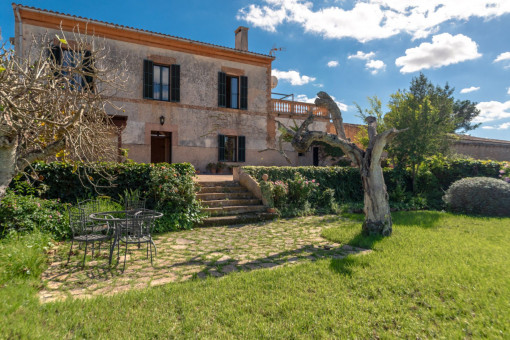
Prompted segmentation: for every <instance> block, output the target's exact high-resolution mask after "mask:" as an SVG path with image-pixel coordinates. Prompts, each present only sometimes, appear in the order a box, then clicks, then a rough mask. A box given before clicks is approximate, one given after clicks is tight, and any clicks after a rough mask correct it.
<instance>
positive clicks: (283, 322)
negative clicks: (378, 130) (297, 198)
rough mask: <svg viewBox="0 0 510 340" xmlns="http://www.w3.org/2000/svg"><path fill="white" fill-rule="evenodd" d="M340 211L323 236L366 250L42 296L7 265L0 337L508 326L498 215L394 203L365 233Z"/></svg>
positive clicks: (508, 290) (374, 333)
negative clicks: (92, 292) (385, 224)
mask: <svg viewBox="0 0 510 340" xmlns="http://www.w3.org/2000/svg"><path fill="white" fill-rule="evenodd" d="M349 217H350V218H351V220H342V219H340V218H337V217H335V216H331V217H326V220H329V222H330V223H333V224H334V225H337V226H336V227H333V228H331V229H328V230H326V231H324V234H323V236H324V237H327V238H328V239H330V240H332V241H335V242H339V243H347V244H351V245H356V246H365V247H371V248H372V249H373V252H372V253H370V254H367V255H361V256H348V257H346V258H344V259H339V260H333V259H322V260H318V261H316V262H304V263H301V264H298V265H295V266H290V267H284V268H278V269H275V270H255V271H251V272H242V273H233V274H229V275H227V276H226V277H224V278H222V279H214V278H208V279H205V280H198V279H197V280H192V281H188V282H184V283H174V284H168V285H165V286H161V287H156V288H148V289H145V290H140V291H135V290H133V291H130V292H127V293H123V294H118V295H115V296H112V297H99V298H95V299H90V300H66V301H63V302H56V303H48V304H44V305H41V304H39V303H38V301H37V299H36V298H35V293H36V290H37V287H38V284H40V283H37V280H36V279H34V278H30V277H28V278H27V277H23V275H21V276H19V275H17V276H15V277H9V278H8V279H4V281H2V283H1V284H2V285H3V286H2V288H1V289H0V299H1V300H2V302H5V301H7V303H2V304H1V305H0V338H98V339H100V338H121V337H122V338H209V339H217V338H491V339H494V338H509V337H510V266H509V265H508V264H509V263H510V249H509V247H508V245H509V244H510V219H509V218H479V217H466V216H459V215H451V214H447V213H441V212H401V213H395V214H394V215H393V217H394V234H393V235H392V236H391V237H389V238H384V239H377V238H371V239H367V238H364V237H362V236H360V233H359V232H360V229H361V226H360V222H359V219H360V216H359V215H350V216H349ZM314 219H316V221H317V222H319V221H324V220H325V219H324V217H321V218H319V217H317V218H315V217H314ZM293 221H294V223H296V224H297V223H302V221H303V219H300V218H296V219H294V220H293ZM312 222H313V221H312ZM307 223H310V219H307ZM9 242H11V243H12V244H17V245H16V247H19V246H20V244H18V243H16V242H14V241H13V240H11V241H9ZM9 242H7V243H9ZM9 244H10V243H9ZM4 247H5V245H4ZM38 249H39V250H37V251H39V253H40V251H41V249H42V248H38ZM4 250H5V249H2V251H4ZM6 261H7V262H6ZM8 261H9V260H6V257H5V256H4V257H1V258H0V266H2V267H3V266H6V265H7V263H8ZM34 265H35V266H36V267H37V268H42V266H41V265H40V264H34Z"/></svg>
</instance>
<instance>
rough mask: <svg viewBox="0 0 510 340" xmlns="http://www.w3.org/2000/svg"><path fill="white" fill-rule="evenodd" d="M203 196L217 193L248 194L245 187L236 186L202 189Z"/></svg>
mask: <svg viewBox="0 0 510 340" xmlns="http://www.w3.org/2000/svg"><path fill="white" fill-rule="evenodd" d="M199 192H200V193H202V194H208V193H217V192H248V190H246V188H245V187H242V186H239V185H236V186H211V187H202V188H201V189H200V191H199Z"/></svg>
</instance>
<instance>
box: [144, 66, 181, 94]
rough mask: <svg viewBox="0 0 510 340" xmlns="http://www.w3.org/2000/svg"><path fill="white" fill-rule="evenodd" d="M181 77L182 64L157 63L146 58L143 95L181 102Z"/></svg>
mask: <svg viewBox="0 0 510 340" xmlns="http://www.w3.org/2000/svg"><path fill="white" fill-rule="evenodd" d="M180 78H181V66H180V65H175V64H174V65H155V64H154V63H153V62H152V61H151V60H144V61H143V97H144V98H149V99H154V100H163V101H172V102H179V101H180V100H181V98H180V97H181V87H180Z"/></svg>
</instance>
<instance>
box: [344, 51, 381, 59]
mask: <svg viewBox="0 0 510 340" xmlns="http://www.w3.org/2000/svg"><path fill="white" fill-rule="evenodd" d="M374 56H375V53H374V52H368V53H364V52H361V51H358V52H356V54H351V55H350V56H348V57H347V59H361V60H369V59H371V58H372V57H374Z"/></svg>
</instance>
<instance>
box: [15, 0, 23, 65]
mask: <svg viewBox="0 0 510 340" xmlns="http://www.w3.org/2000/svg"><path fill="white" fill-rule="evenodd" d="M16 16H17V17H18V45H19V46H18V58H19V60H21V59H22V58H23V26H22V24H21V15H20V14H19V6H18V5H16Z"/></svg>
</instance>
